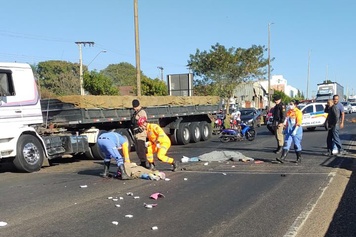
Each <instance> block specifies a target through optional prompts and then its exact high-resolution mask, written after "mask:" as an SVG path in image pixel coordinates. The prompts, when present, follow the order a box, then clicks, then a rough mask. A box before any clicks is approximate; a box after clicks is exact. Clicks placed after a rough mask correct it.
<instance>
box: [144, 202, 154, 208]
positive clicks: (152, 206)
mask: <svg viewBox="0 0 356 237" xmlns="http://www.w3.org/2000/svg"><path fill="white" fill-rule="evenodd" d="M143 206H144V207H146V208H147V209H152V208H154V207H155V206H157V204H147V203H144V204H143Z"/></svg>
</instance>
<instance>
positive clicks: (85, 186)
mask: <svg viewBox="0 0 356 237" xmlns="http://www.w3.org/2000/svg"><path fill="white" fill-rule="evenodd" d="M80 187H81V188H87V187H88V185H80Z"/></svg>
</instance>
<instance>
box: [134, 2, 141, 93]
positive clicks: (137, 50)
mask: <svg viewBox="0 0 356 237" xmlns="http://www.w3.org/2000/svg"><path fill="white" fill-rule="evenodd" d="M134 20H135V55H136V80H137V96H141V66H140V41H139V35H138V3H137V0H134Z"/></svg>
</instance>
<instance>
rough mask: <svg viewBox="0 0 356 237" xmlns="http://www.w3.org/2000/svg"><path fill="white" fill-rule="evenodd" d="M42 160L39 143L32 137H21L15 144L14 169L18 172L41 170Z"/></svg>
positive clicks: (25, 135)
mask: <svg viewBox="0 0 356 237" xmlns="http://www.w3.org/2000/svg"><path fill="white" fill-rule="evenodd" d="M43 159H44V151H43V147H42V144H41V143H40V141H39V140H38V139H37V138H36V137H34V136H32V135H29V134H24V135H22V136H21V137H20V138H19V140H18V142H17V156H16V157H15V159H14V165H15V167H16V168H17V169H18V170H20V171H24V172H28V173H31V172H34V171H38V170H40V169H41V167H42V164H43Z"/></svg>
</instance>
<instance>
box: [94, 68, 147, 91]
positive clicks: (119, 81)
mask: <svg viewBox="0 0 356 237" xmlns="http://www.w3.org/2000/svg"><path fill="white" fill-rule="evenodd" d="M100 73H102V74H104V75H105V76H106V77H109V78H110V79H111V80H112V81H113V83H114V85H116V86H135V85H136V68H135V67H134V66H133V65H132V64H130V63H126V62H122V63H119V64H110V65H109V66H107V67H106V68H105V69H103V70H101V71H100ZM142 76H143V75H142V73H141V77H142Z"/></svg>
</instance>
